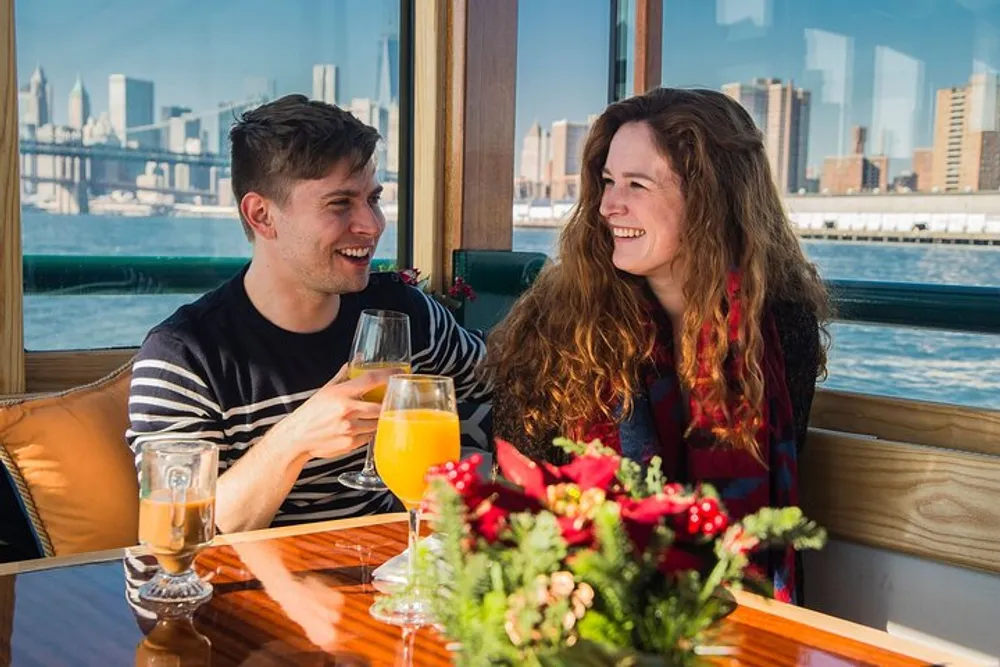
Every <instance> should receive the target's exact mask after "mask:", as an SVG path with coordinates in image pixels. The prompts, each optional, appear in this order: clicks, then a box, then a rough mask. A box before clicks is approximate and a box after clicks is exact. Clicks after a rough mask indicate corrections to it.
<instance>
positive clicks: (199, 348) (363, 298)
mask: <svg viewBox="0 0 1000 667" xmlns="http://www.w3.org/2000/svg"><path fill="white" fill-rule="evenodd" d="M245 272H246V269H245V268H244V270H243V271H242V272H240V274H239V275H237V276H236V277H234V278H233V279H231V280H230V281H228V282H227V283H225V284H223V285H222V286H220V287H219V288H217V289H216V290H214V291H212V292H210V293H208V294H206V295H205V296H203V297H201V298H200V299H198V300H197V301H196V302H194V303H192V304H189V305H187V306H184V307H182V308H180V309H179V310H178V311H177V312H176V313H174V315H172V316H171V317H170V318H168V319H167V320H166V321H164V322H163V323H161V324H160V325H158V326H156V327H155V328H154V329H153V330H152V331H150V333H149V334H148V336H147V337H146V340H145V342H144V343H143V345H142V348H141V349H140V351H139V354H138V356H137V358H136V360H135V364H134V366H133V375H132V385H131V393H130V396H129V420H130V427H129V429H128V432H127V434H126V437H127V440H128V443H129V446H130V447H131V448H132V450H133V452H134V453H135V454H136V464H137V465H138V463H139V455H140V453H141V450H142V446H143V445H144V444H145V443H147V442H154V441H158V440H171V439H198V440H207V441H211V442H214V443H216V444H217V445H218V446H219V474H220V475H221V474H223V473H225V472H226V470H228V469H229V468H230V467H231V466H232V465H233V464H234V463H236V461H238V460H239V458H240V457H241V456H242V455H243V453H244V452H246V451H247V449H248V448H250V447H252V446H253V445H254V443H255V442H257V441H258V440H260V439H261V438H262V437H263V436H264V434H265V433H267V431H268V429H270V428H271V427H272V426H273V425H274V424H275V423H277V422H278V421H280V420H281V419H283V418H284V417H285V416H286V415H288V414H289V413H290V412H292V411H293V410H295V409H296V408H297V407H298V406H299V405H301V404H302V403H303V402H304V401H305V400H306V399H307V398H309V396H311V395H312V394H313V393H314V392H315V391H316V390H317V389H319V388H320V387H322V386H323V385H324V384H325V383H326V382H328V381H329V380H330V378H332V377H333V376H334V375H335V374H336V372H337V371H338V370H339V369H340V367H341V366H342V365H343V364H344V363H346V362H347V359H348V356H349V355H350V350H351V343H352V340H353V336H354V330H355V327H356V326H357V322H358V317H359V316H360V314H361V311H362V310H364V309H366V308H380V309H388V310H396V311H401V312H405V313H407V314H408V315H409V316H410V327H411V338H412V352H413V364H412V366H413V372H415V373H431V374H436V375H449V376H451V377H453V378H454V380H455V389H456V394H457V396H458V400H459V402H460V405H459V413H460V417H461V418H462V422H463V423H462V445H463V448H465V447H477V448H480V449H488V448H489V440H488V437H487V435H486V431H487V430H488V424H487V422H488V420H489V411H490V407H489V404H488V402H487V401H488V399H489V392H490V387H489V383H488V381H487V380H480V378H479V376H478V374H477V373H475V370H476V366H477V364H478V362H479V361H480V359H481V358H482V356H483V354H484V345H483V341H482V340H481V339H480V338H479V337H477V336H475V335H473V334H471V333H469V332H467V331H466V330H465V329H463V328H461V327H460V326H458V324H457V323H456V322H455V319H454V318H453V317H452V315H451V313H450V312H448V310H447V309H445V308H444V307H443V306H442V305H441V304H439V303H438V302H437V301H434V300H433V299H430V298H428V297H427V296H425V295H424V294H423V292H421V291H419V290H417V289H414V288H413V287H409V286H407V285H405V284H403V283H402V281H400V279H399V277H398V276H397V275H396V274H395V273H377V274H373V275H372V276H371V280H370V282H369V285H368V287H367V288H366V289H365V290H364V291H362V292H359V293H356V294H346V295H344V296H342V297H341V305H340V312H339V313H338V315H337V318H336V319H335V320H334V322H333V323H332V324H331V325H330V326H329V327H327V328H326V329H324V330H322V331H319V332H316V333H310V334H299V333H292V332H289V331H286V330H284V329H281V328H279V327H278V326H276V325H274V324H273V323H271V322H270V321H269V320H267V319H266V318H264V317H263V316H262V315H261V314H260V312H258V311H257V309H256V308H255V307H254V306H253V304H252V303H251V302H250V299H249V297H248V296H247V293H246V290H245V289H244V287H243V276H244V274H245ZM364 457H365V450H364V449H363V448H362V449H360V450H356V451H354V452H351V453H350V454H347V455H345V456H343V457H340V458H337V459H313V460H311V461H309V462H308V463H306V465H305V467H304V468H303V470H302V473H301V474H300V475H299V478H298V480H297V481H296V482H295V485H294V486H293V488H292V490H291V491H290V493H289V494H288V496H287V497H286V498H285V500H284V502H283V503H282V504H281V506H280V508H279V510H278V512H277V514H276V516H275V518H274V521H273V522H272V525H273V526H280V525H288V524H293V523H303V522H312V521H323V520H327V519H339V518H343V517H349V516H359V515H365V514H375V513H378V512H384V511H389V510H392V509H394V508H397V507H398V505H397V504H396V501H395V498H394V497H393V496H392V494H390V493H388V492H380V493H371V492H363V491H355V490H352V489H348V488H347V487H344V486H342V485H341V484H339V483H338V482H337V477H338V476H339V475H340V473H342V472H345V471H348V470H360V469H361V466H362V464H363V463H364Z"/></svg>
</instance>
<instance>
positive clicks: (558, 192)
mask: <svg viewBox="0 0 1000 667" xmlns="http://www.w3.org/2000/svg"><path fill="white" fill-rule="evenodd" d="M587 129H588V128H587V125H585V124H584V123H571V122H569V121H568V120H557V121H556V122H554V123H552V133H551V134H550V137H551V138H550V140H549V141H550V143H549V150H551V155H552V175H551V179H552V192H551V196H552V199H553V200H572V199H576V198H577V197H579V196H580V167H581V158H582V157H583V142H584V140H585V139H586V138H587Z"/></svg>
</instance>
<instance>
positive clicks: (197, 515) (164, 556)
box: [139, 441, 219, 614]
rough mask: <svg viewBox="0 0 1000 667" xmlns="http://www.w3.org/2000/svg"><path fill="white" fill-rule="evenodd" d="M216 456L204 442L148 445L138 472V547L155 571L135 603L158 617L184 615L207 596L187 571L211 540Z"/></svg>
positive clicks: (206, 587) (207, 589) (208, 592)
mask: <svg viewBox="0 0 1000 667" xmlns="http://www.w3.org/2000/svg"><path fill="white" fill-rule="evenodd" d="M218 474H219V450H218V448H217V447H216V446H215V445H214V444H212V443H209V442H201V441H195V442H151V443H147V444H146V445H144V446H143V448H142V459H141V463H140V472H139V484H140V489H139V543H140V544H142V545H143V546H145V547H146V548H148V549H149V551H150V553H152V554H153V556H155V557H156V561H157V563H158V564H159V566H160V571H159V572H158V573H157V574H156V575H154V577H153V578H152V579H151V580H150V581H148V582H146V583H145V584H143V585H142V586H140V587H139V599H140V601H142V602H144V603H146V606H149V607H151V608H153V609H155V610H157V611H158V612H160V613H165V614H184V613H187V612H188V611H190V609H192V608H194V607H197V606H198V605H199V604H201V603H202V602H204V601H205V600H207V599H208V598H209V597H210V596H211V595H212V585H211V584H209V583H207V582H205V581H202V579H201V578H200V577H199V576H198V574H197V573H196V572H195V571H194V569H192V565H193V564H194V559H195V557H196V556H197V555H198V553H199V552H200V551H201V550H202V549H204V548H205V547H207V546H208V545H209V544H210V543H211V542H212V540H213V539H214V538H215V482H216V478H217V477H218Z"/></svg>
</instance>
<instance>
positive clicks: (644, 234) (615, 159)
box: [600, 122, 684, 278]
mask: <svg viewBox="0 0 1000 667" xmlns="http://www.w3.org/2000/svg"><path fill="white" fill-rule="evenodd" d="M603 176H604V192H603V194H602V196H601V207H600V213H601V216H602V217H603V218H604V220H605V222H606V224H607V225H608V227H609V228H610V229H611V233H612V235H613V236H614V242H615V249H614V254H613V255H612V261H613V262H614V265H615V267H616V268H618V269H619V270H621V271H625V272H626V273H630V274H632V275H636V276H643V277H645V278H656V277H658V276H660V275H661V274H664V275H669V274H670V271H671V267H670V262H671V260H672V259H673V258H674V256H675V255H676V254H677V248H678V246H679V244H680V236H681V229H682V227H683V224H684V196H683V194H682V192H681V180H680V177H679V176H678V175H677V174H676V173H675V172H674V170H673V168H671V166H670V161H669V160H668V159H667V158H666V157H665V156H664V155H661V154H660V152H659V150H658V149H657V147H656V143H655V139H654V137H653V132H652V130H651V129H650V127H649V125H648V124H646V123H645V122H633V123H626V124H625V125H622V126H621V127H620V128H619V129H618V132H616V133H615V136H614V138H613V139H612V140H611V147H610V148H609V150H608V157H607V160H605V162H604V174H603Z"/></svg>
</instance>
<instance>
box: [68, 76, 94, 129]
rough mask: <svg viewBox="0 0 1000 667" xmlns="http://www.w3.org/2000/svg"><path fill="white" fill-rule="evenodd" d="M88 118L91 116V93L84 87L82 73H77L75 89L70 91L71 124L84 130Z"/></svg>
mask: <svg viewBox="0 0 1000 667" xmlns="http://www.w3.org/2000/svg"><path fill="white" fill-rule="evenodd" d="M88 118H90V95H89V94H88V93H87V89H86V88H84V87H83V80H82V79H81V78H80V75H79V74H77V75H76V83H74V84H73V90H71V91H69V126H70V127H75V128H76V129H78V130H83V126H84V125H86V124H87V119H88Z"/></svg>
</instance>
